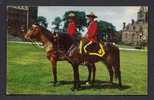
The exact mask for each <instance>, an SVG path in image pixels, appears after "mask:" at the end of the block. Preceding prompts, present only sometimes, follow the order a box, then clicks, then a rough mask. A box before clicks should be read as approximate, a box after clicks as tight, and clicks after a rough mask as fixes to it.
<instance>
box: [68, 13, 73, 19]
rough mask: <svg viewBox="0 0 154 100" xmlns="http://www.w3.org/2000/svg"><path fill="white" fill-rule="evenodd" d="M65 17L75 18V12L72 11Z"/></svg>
mask: <svg viewBox="0 0 154 100" xmlns="http://www.w3.org/2000/svg"><path fill="white" fill-rule="evenodd" d="M67 18H75V14H74V13H70V14H69V15H68V17H67Z"/></svg>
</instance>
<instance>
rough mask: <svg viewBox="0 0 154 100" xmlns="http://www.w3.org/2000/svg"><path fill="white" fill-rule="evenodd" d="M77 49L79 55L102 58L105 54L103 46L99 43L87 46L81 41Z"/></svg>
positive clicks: (87, 44)
mask: <svg viewBox="0 0 154 100" xmlns="http://www.w3.org/2000/svg"><path fill="white" fill-rule="evenodd" d="M79 49H80V54H86V55H95V56H99V57H103V56H104V55H105V53H106V52H105V48H104V44H103V42H101V41H97V42H95V43H91V44H89V43H87V42H86V41H85V40H82V39H81V40H80V45H79Z"/></svg>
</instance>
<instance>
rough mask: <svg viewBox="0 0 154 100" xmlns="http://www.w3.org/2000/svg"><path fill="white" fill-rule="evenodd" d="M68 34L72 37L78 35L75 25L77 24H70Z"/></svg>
mask: <svg viewBox="0 0 154 100" xmlns="http://www.w3.org/2000/svg"><path fill="white" fill-rule="evenodd" d="M67 33H68V34H69V35H70V36H71V37H74V36H75V35H76V25H75V22H70V23H68V27H67Z"/></svg>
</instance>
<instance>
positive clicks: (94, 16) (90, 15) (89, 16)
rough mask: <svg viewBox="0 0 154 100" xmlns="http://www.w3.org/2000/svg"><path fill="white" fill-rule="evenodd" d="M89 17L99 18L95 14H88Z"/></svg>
mask: <svg viewBox="0 0 154 100" xmlns="http://www.w3.org/2000/svg"><path fill="white" fill-rule="evenodd" d="M87 17H92V18H97V16H95V15H87Z"/></svg>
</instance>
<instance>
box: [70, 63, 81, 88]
mask: <svg viewBox="0 0 154 100" xmlns="http://www.w3.org/2000/svg"><path fill="white" fill-rule="evenodd" d="M72 66H73V72H74V73H73V74H74V87H73V90H74V89H79V88H80V78H79V65H76V64H73V65H72Z"/></svg>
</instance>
